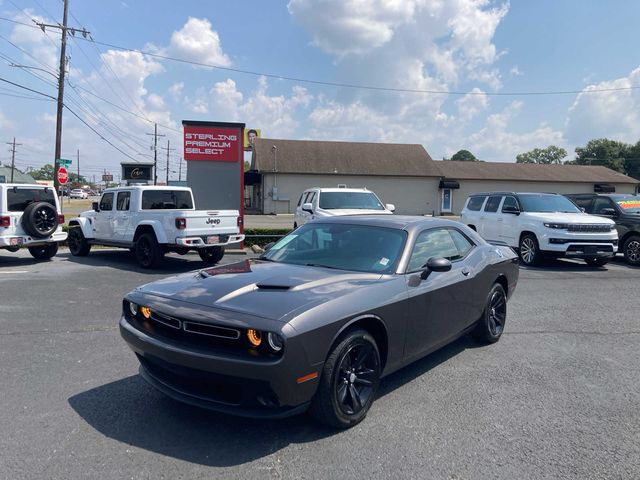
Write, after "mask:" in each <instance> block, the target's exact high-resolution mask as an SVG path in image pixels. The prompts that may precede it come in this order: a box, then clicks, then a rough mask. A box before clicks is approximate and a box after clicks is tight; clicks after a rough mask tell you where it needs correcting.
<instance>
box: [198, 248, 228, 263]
mask: <svg viewBox="0 0 640 480" xmlns="http://www.w3.org/2000/svg"><path fill="white" fill-rule="evenodd" d="M198 255H200V258H201V259H202V261H203V262H205V263H206V264H208V265H214V264H216V263H218V262H219V261H220V260H222V257H224V247H207V248H199V249H198Z"/></svg>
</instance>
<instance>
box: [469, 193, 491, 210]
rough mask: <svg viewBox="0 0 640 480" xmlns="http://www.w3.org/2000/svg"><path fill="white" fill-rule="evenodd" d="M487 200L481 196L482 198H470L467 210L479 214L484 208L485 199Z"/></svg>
mask: <svg viewBox="0 0 640 480" xmlns="http://www.w3.org/2000/svg"><path fill="white" fill-rule="evenodd" d="M485 198H487V197H486V196H484V195H483V196H481V197H471V198H469V201H468V202H467V210H472V211H474V212H479V211H480V209H481V208H482V204H483V203H484V199H485Z"/></svg>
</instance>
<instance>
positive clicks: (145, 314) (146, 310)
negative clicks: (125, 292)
mask: <svg viewBox="0 0 640 480" xmlns="http://www.w3.org/2000/svg"><path fill="white" fill-rule="evenodd" d="M140 312H141V313H142V316H143V317H144V318H151V309H150V308H149V307H140Z"/></svg>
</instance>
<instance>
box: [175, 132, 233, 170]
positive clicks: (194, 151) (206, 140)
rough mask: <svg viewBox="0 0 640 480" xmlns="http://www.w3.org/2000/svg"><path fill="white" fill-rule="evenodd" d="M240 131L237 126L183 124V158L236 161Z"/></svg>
mask: <svg viewBox="0 0 640 480" xmlns="http://www.w3.org/2000/svg"><path fill="white" fill-rule="evenodd" d="M240 132H241V130H240V129H238V128H227V127H209V126H195V125H184V159H185V160H204V161H209V162H237V161H238V159H239V156H240V155H239V152H240V150H239V149H240V145H241V142H242V138H241V137H240Z"/></svg>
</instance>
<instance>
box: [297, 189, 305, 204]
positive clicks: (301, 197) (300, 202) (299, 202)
mask: <svg viewBox="0 0 640 480" xmlns="http://www.w3.org/2000/svg"><path fill="white" fill-rule="evenodd" d="M303 198H304V192H302V195H300V200H298V206H300V205H302V199H303Z"/></svg>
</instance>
